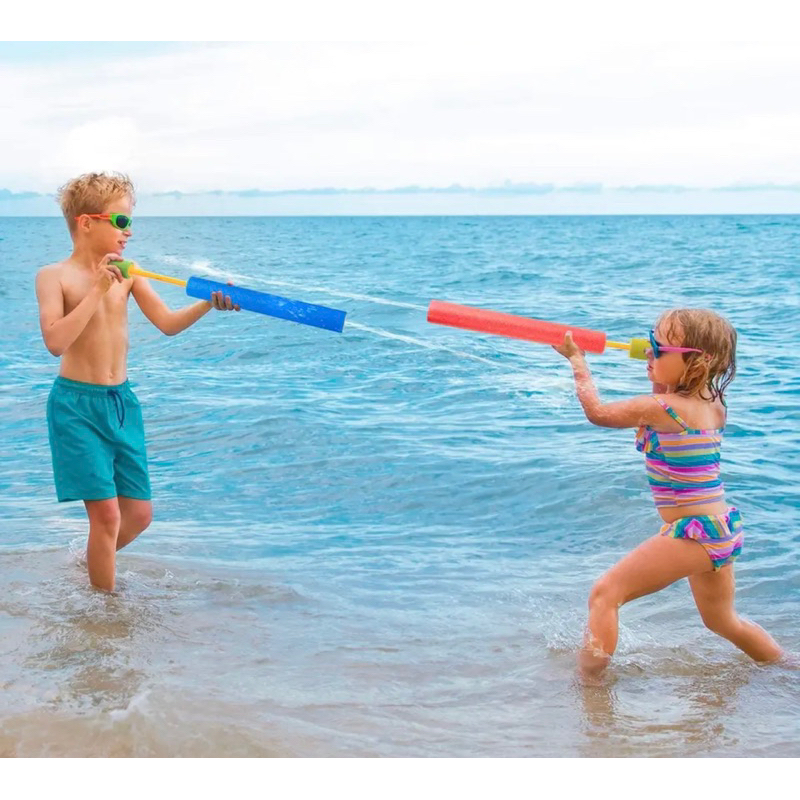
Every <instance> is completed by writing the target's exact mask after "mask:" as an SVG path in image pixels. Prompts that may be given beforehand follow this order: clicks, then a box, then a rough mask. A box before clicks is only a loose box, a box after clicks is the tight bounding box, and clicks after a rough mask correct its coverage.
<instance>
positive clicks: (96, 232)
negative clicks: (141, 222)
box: [78, 196, 133, 256]
mask: <svg viewBox="0 0 800 800" xmlns="http://www.w3.org/2000/svg"><path fill="white" fill-rule="evenodd" d="M102 213H103V214H125V215H126V216H127V217H131V215H132V214H133V203H132V202H131V198H130V197H128V196H125V197H120V198H118V199H116V200H112V201H111V202H110V203H108V204H107V205H106V207H105V208H104V209H103V211H102ZM78 224H79V225H80V226H81V230H82V231H83V232H84V233H85V235H86V239H87V241H88V242H89V244H90V246H91V248H92V250H93V251H95V252H96V253H97V254H99V255H105V254H106V253H116V254H117V255H119V256H121V255H122V253H123V251H124V250H125V245H126V244H127V241H128V239H130V237H131V235H132V234H133V231H132V229H131V227H130V226H129V227H127V228H126V229H125V230H120V229H119V228H117V227H115V226H114V225H113V224H112V222H111V220H109V219H98V218H97V217H90V218H88V224H87V218H86V217H82V218H81V219H80V220H79V222H78ZM84 226H85V227H84Z"/></svg>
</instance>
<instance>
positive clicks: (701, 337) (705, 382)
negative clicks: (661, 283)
mask: <svg viewBox="0 0 800 800" xmlns="http://www.w3.org/2000/svg"><path fill="white" fill-rule="evenodd" d="M657 325H659V326H661V329H662V331H664V332H665V333H666V335H667V336H668V337H669V341H670V344H672V343H675V344H676V345H679V346H681V347H695V348H697V349H698V350H702V351H703V352H702V353H684V354H683V361H684V369H683V375H682V376H681V379H680V380H679V381H678V385H677V387H676V388H675V391H676V393H677V394H683V395H686V396H687V397H694V396H699V397H701V398H702V399H703V400H715V399H716V398H717V397H719V398H720V399H722V398H723V394H724V392H725V390H726V389H727V388H728V385H729V384H730V382H731V381H732V380H733V378H734V375H736V330H735V329H734V327H733V325H731V324H730V322H728V320H726V319H725V318H724V317H721V316H720V315H719V314H716V313H714V312H713V311H709V310H708V309H707V308H674V309H672V310H670V311H665V312H664V313H663V314H662V315H661V317H660V318H659V320H658V323H657Z"/></svg>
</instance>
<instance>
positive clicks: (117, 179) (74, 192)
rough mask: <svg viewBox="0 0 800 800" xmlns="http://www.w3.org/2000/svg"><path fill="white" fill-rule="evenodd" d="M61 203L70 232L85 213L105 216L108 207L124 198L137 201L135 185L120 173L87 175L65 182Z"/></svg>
mask: <svg viewBox="0 0 800 800" xmlns="http://www.w3.org/2000/svg"><path fill="white" fill-rule="evenodd" d="M57 197H58V204H59V205H60V206H61V211H62V213H63V214H64V218H65V219H66V220H67V225H68V226H69V229H70V231H74V230H75V226H76V223H77V220H76V219H75V217H78V216H80V215H81V214H102V213H103V212H104V210H105V208H106V206H107V205H108V204H109V203H111V202H113V201H114V200H117V199H119V198H120V197H130V198H131V202H135V197H134V190H133V182H132V181H131V179H130V178H129V177H128V176H127V175H123V174H122V173H120V172H112V173H110V174H109V173H106V172H87V173H86V174H85V175H80V176H79V177H77V178H73V179H72V180H71V181H68V182H67V183H65V184H64V185H63V186H62V187H61V188H60V189H59V190H58V195H57Z"/></svg>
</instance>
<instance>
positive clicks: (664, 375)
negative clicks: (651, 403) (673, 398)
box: [647, 324, 685, 387]
mask: <svg viewBox="0 0 800 800" xmlns="http://www.w3.org/2000/svg"><path fill="white" fill-rule="evenodd" d="M669 327H670V328H671V330H670V332H669V333H667V331H666V330H665V326H663V325H659V326H658V327H657V328H656V330H655V338H656V342H658V344H662V345H670V346H672V347H682V346H683V331H682V330H681V329H680V327H679V326H678V325H675V324H673V325H671V326H669ZM684 367H685V362H684V360H683V353H673V352H668V353H663V352H662V353H661V355H660V356H659V357H658V358H653V353H652V352H650V354H649V355H648V357H647V377H648V378H650V380H651V381H652V382H653V383H661V384H664V385H665V386H667V387H673V386H677V385H678V383H679V381H680V379H681V376H682V375H683V370H684Z"/></svg>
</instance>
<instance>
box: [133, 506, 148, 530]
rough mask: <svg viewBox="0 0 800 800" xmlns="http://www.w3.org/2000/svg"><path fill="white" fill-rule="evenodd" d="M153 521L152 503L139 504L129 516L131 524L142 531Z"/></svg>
mask: <svg viewBox="0 0 800 800" xmlns="http://www.w3.org/2000/svg"><path fill="white" fill-rule="evenodd" d="M152 521H153V506H152V505H151V504H150V503H147V504H146V505H144V504H143V505H140V506H137V508H136V510H135V511H133V512H132V513H131V516H130V518H129V523H130V526H131V527H132V528H133V529H134V530H136V531H138V532H139V533H141V532H142V531H143V530H145V529H146V528H147V527H148V526H149V525H150V523H151V522H152Z"/></svg>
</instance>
